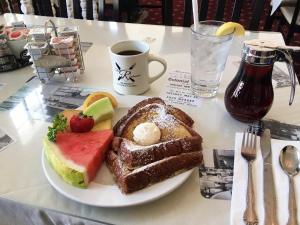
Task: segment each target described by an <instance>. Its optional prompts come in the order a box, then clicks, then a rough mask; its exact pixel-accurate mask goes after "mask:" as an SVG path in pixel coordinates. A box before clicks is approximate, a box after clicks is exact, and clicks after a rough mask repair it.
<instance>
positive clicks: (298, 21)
mask: <svg viewBox="0 0 300 225" xmlns="http://www.w3.org/2000/svg"><path fill="white" fill-rule="evenodd" d="M299 10H300V0H297V4H296V5H295V7H288V6H283V7H280V11H281V13H282V15H283V18H282V20H281V24H282V23H285V24H287V25H288V27H289V31H288V34H287V36H286V38H285V40H286V43H287V44H289V43H290V42H291V40H292V38H293V36H294V33H296V32H298V33H299V32H300V15H299ZM279 27H280V28H281V27H282V26H279Z"/></svg>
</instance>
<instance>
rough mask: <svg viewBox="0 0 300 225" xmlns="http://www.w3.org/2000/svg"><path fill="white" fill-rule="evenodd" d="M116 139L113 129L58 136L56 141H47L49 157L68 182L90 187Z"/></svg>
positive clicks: (59, 134)
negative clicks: (112, 142) (113, 140)
mask: <svg viewBox="0 0 300 225" xmlns="http://www.w3.org/2000/svg"><path fill="white" fill-rule="evenodd" d="M112 138H113V131H112V130H104V131H91V132H87V133H71V132H67V133H58V134H57V136H56V142H51V141H49V140H48V139H47V138H45V139H44V147H45V154H46V157H47V159H48V161H49V162H50V164H51V165H52V167H53V168H54V170H55V171H56V172H57V173H58V174H59V175H60V176H61V177H62V178H63V179H64V180H65V181H66V182H67V183H70V184H72V185H74V186H77V187H81V188H86V187H87V186H88V184H89V182H91V181H92V180H93V179H94V177H95V176H96V174H97V171H98V169H99V168H100V166H101V164H102V162H103V161H104V159H105V153H106V152H107V150H108V148H109V145H110V143H111V141H112Z"/></svg>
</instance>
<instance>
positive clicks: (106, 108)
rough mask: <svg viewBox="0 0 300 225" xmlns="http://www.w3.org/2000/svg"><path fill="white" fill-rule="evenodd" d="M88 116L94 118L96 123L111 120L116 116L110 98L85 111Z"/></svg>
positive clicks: (94, 104)
mask: <svg viewBox="0 0 300 225" xmlns="http://www.w3.org/2000/svg"><path fill="white" fill-rule="evenodd" d="M83 114H84V115H86V116H92V117H93V119H94V121H95V123H98V122H100V121H103V120H107V119H111V118H112V117H113V114H114V108H113V106H112V104H111V101H110V100H109V98H108V97H105V98H101V99H99V100H97V101H95V102H94V103H92V104H91V105H89V106H88V107H87V108H86V110H84V111H83Z"/></svg>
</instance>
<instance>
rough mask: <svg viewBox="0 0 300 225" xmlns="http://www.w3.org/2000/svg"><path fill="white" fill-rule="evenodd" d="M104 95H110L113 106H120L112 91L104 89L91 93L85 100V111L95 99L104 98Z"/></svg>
mask: <svg viewBox="0 0 300 225" xmlns="http://www.w3.org/2000/svg"><path fill="white" fill-rule="evenodd" d="M104 97H108V98H109V100H110V102H111V104H112V106H113V107H114V108H116V107H117V106H118V102H117V99H116V98H115V97H114V96H113V95H112V94H110V93H108V92H104V91H99V92H94V93H91V94H90V95H89V96H88V97H87V98H86V99H85V100H84V102H83V111H84V110H86V109H87V107H88V106H89V105H91V104H92V103H94V102H95V101H97V100H99V99H101V98H104Z"/></svg>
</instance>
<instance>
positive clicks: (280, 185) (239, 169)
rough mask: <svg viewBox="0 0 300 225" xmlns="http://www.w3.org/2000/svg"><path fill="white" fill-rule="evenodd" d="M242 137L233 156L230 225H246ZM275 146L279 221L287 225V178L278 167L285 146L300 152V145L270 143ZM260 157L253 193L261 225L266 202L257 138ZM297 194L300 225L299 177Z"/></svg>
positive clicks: (254, 166) (274, 173) (295, 142)
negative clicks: (295, 148)
mask: <svg viewBox="0 0 300 225" xmlns="http://www.w3.org/2000/svg"><path fill="white" fill-rule="evenodd" d="M242 137H243V135H242V134H241V133H238V134H236V138H235V155H234V173H233V188H232V199H231V225H241V224H245V223H244V222H243V214H244V211H245V208H246V191H247V168H248V167H247V161H246V160H245V159H244V158H242V156H241V144H242ZM271 145H272V163H273V175H274V182H275V191H276V196H277V217H278V222H279V224H280V225H285V224H286V223H287V220H288V215H289V213H288V191H289V183H288V177H287V175H286V174H285V173H284V172H283V170H282V169H281V167H280V164H279V154H280V151H281V149H282V148H283V147H284V146H286V145H294V146H295V147H297V148H298V150H299V151H300V142H299V141H281V140H275V139H272V140H271ZM256 146H257V157H256V160H255V161H254V163H253V179H254V189H255V190H254V191H255V195H256V212H257V214H258V219H259V225H263V224H264V201H263V158H262V155H261V150H260V139H259V137H258V138H257V145H256ZM294 179H295V191H296V199H297V205H298V221H299V222H300V175H298V176H296V177H295V178H294Z"/></svg>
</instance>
